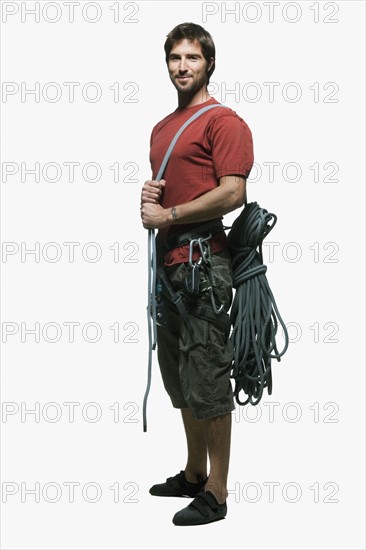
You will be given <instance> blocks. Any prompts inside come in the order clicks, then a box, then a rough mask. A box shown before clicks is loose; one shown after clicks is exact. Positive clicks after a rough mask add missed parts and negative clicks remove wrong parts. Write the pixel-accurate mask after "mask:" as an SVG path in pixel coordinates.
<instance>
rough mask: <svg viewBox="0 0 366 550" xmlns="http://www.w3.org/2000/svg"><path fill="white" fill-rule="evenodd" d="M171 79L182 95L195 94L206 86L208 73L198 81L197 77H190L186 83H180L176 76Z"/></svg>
mask: <svg viewBox="0 0 366 550" xmlns="http://www.w3.org/2000/svg"><path fill="white" fill-rule="evenodd" d="M170 78H171V81H172V82H173V84H174V87H175V88H176V90H177V91H178V92H180V93H182V94H194V93H195V92H198V91H199V90H200V89H201V88H202V87H203V86H204V85H205V84H206V82H207V73H205V74H204V75H202V77H200V78H199V79H197V80H196V79H195V77H189V79H188V80H187V82H186V83H181V82H179V81H178V79H177V77H176V76H171V77H170Z"/></svg>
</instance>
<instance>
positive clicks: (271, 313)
mask: <svg viewBox="0 0 366 550" xmlns="http://www.w3.org/2000/svg"><path fill="white" fill-rule="evenodd" d="M276 221H277V216H276V215H275V214H270V213H268V212H267V210H265V209H263V208H260V207H259V206H258V204H257V203H256V202H252V203H249V204H247V205H246V206H245V208H244V209H243V211H242V212H241V214H240V216H238V218H236V220H235V221H234V223H233V225H232V227H231V230H230V232H229V234H228V238H229V242H230V249H231V255H232V266H233V287H234V288H235V289H236V292H235V296H234V301H233V303H232V307H231V312H230V321H231V324H232V326H233V331H232V333H231V336H230V340H231V341H232V343H233V346H234V359H233V364H232V372H231V378H233V379H234V380H235V389H234V396H235V399H236V402H237V403H238V404H239V405H246V404H247V403H251V404H252V405H257V404H258V403H259V401H260V400H261V398H262V395H263V391H264V388H267V390H268V394H269V395H271V393H272V372H271V359H277V361H280V360H281V359H280V358H281V356H282V355H283V354H284V353H285V352H286V350H287V348H288V343H289V339H288V332H287V328H286V326H285V324H284V322H283V320H282V317H281V315H280V313H279V311H278V308H277V305H276V302H275V299H274V296H273V294H272V291H271V289H270V287H269V284H268V281H267V278H266V275H265V274H266V271H267V267H266V266H265V265H263V255H262V243H263V239H264V238H265V237H266V236H267V235H268V233H269V232H270V231H271V230H272V229H273V227H274V226H275V224H276ZM271 222H272V223H271ZM257 248H258V250H257ZM278 324H280V325H281V326H282V329H283V332H284V337H285V345H284V348H283V350H282V351H281V352H278V349H277V345H276V333H277V329H278ZM241 391H244V393H245V394H246V395H247V399H246V400H245V401H241V400H240V398H239V393H240V392H241Z"/></svg>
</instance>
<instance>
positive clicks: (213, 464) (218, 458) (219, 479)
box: [204, 413, 231, 504]
mask: <svg viewBox="0 0 366 550" xmlns="http://www.w3.org/2000/svg"><path fill="white" fill-rule="evenodd" d="M204 422H205V424H206V440H207V447H208V454H209V458H210V477H209V478H208V481H207V483H206V486H205V490H206V491H211V492H212V493H213V494H214V495H215V497H216V500H217V502H218V503H219V504H223V503H224V502H225V500H226V498H227V496H228V491H227V477H228V472H229V460H230V441H231V413H226V414H223V415H220V416H216V417H215V418H209V419H207V420H205V421H204Z"/></svg>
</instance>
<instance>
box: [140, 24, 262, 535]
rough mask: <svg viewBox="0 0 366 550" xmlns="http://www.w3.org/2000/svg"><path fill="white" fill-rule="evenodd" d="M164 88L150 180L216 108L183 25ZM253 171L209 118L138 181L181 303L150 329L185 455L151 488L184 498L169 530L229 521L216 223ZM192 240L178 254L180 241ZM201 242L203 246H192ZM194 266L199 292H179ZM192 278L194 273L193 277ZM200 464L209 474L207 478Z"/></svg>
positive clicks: (222, 283)
mask: <svg viewBox="0 0 366 550" xmlns="http://www.w3.org/2000/svg"><path fill="white" fill-rule="evenodd" d="M164 49H165V54H166V63H167V67H168V72H169V76H170V79H171V81H172V83H173V85H174V86H175V88H176V90H177V92H178V107H177V109H176V110H175V111H174V112H173V113H171V114H170V115H168V116H167V117H165V118H164V119H163V120H161V121H160V122H159V123H158V124H156V125H155V127H154V128H153V131H152V134H151V139H150V146H151V150H150V162H151V166H152V172H153V175H152V177H153V178H154V174H155V175H156V174H157V172H158V170H159V167H160V164H161V162H162V159H163V157H164V155H165V153H166V150H167V148H168V146H169V144H170V142H171V140H172V138H173V136H174V135H175V133H176V132H177V130H178V129H179V128H180V127H181V126H182V124H183V123H184V122H185V121H186V120H187V119H188V118H189V117H190V116H191V115H192V114H193V113H195V112H197V111H199V110H200V109H201V108H202V107H204V106H206V105H211V104H212V105H213V104H217V103H218V101H216V100H215V99H214V98H213V97H211V96H210V95H209V94H208V92H207V85H208V83H209V79H210V76H211V75H212V73H213V71H214V69H215V46H214V43H213V40H212V37H211V35H210V34H209V33H208V32H207V31H206V30H205V29H203V28H202V27H201V26H200V25H196V24H194V23H182V24H180V25H177V26H176V27H175V28H174V29H173V30H172V31H171V32H170V33H169V34H168V35H167V39H166V42H165V45H164ZM252 165H253V144H252V136H251V131H250V129H249V128H248V126H247V124H246V123H245V122H244V120H243V119H242V118H240V117H239V116H238V115H237V114H236V113H235V112H234V111H233V110H231V109H229V108H214V109H211V110H209V111H208V112H206V113H204V114H203V115H202V116H201V117H199V118H198V119H197V120H195V121H194V122H192V123H191V125H190V126H188V127H187V129H186V130H184V132H183V133H182V135H181V136H180V138H179V140H178V141H177V143H176V145H175V148H174V149H173V152H172V155H171V157H170V160H169V162H168V165H167V167H166V170H165V174H164V179H162V180H160V181H157V180H154V179H152V180H147V181H145V183H144V185H143V189H142V193H141V218H142V223H143V226H144V228H146V229H149V228H154V229H158V230H159V233H158V236H157V247H158V250H159V251H160V256H159V259H158V263H159V265H161V266H163V269H164V271H165V273H166V275H167V276H168V279H169V281H170V283H171V285H172V286H173V288H174V290H175V291H178V292H179V293H180V294H181V296H182V297H183V302H184V304H185V308H186V310H187V311H188V317H189V319H188V321H187V319H186V317H182V316H180V314H179V313H178V311H177V308H176V306H175V305H174V304H173V303H172V302H171V299H170V294H169V292H168V291H167V289H166V288H165V285H164V288H163V294H162V298H163V302H164V305H165V307H166V318H167V323H166V325H165V326H158V332H157V344H158V360H159V366H160V370H161V374H162V379H163V382H164V386H165V388H166V391H167V392H168V394H169V396H170V398H171V401H172V404H173V407H175V408H179V409H181V414H182V419H183V424H184V428H185V433H186V438H187V448H188V460H187V464H186V466H185V469H184V470H181V471H180V473H179V474H177V475H175V476H174V477H170V478H167V480H166V482H165V483H160V484H157V485H154V486H153V487H151V489H150V493H151V494H152V495H156V496H190V497H194V500H193V501H192V502H191V503H190V504H189V505H188V506H187V507H186V508H183V509H182V510H180V511H179V512H177V513H176V514H175V516H174V518H173V523H174V524H175V525H196V524H201V523H208V522H211V521H215V520H218V519H223V518H224V517H225V515H226V513H227V504H226V499H227V496H228V492H227V476H228V469H229V456H230V438H231V411H232V410H233V409H234V408H235V406H234V401H233V393H232V387H231V382H230V370H231V363H232V353H233V350H232V344H231V342H230V340H229V332H230V322H229V315H228V310H229V308H230V305H231V300H232V266H231V257H230V252H229V249H228V241H227V237H226V234H225V232H224V230H223V226H222V222H221V219H222V216H223V215H224V214H226V213H228V212H231V211H233V210H235V209H237V208H239V207H241V206H243V204H244V202H245V199H246V179H247V177H248V175H249V172H250V170H251V167H252ZM182 234H184V235H185V236H186V237H187V235H188V239H190V240H191V241H192V239H196V241H194V242H193V243H192V244H191V252H192V253H193V255H192V257H191V263H189V260H190V257H189V252H190V244H189V243H187V242H186V243H185V244H181V243H180V242H179V238H178V237H177V236H178V235H182ZM198 237H202V239H204V240H202V241H201V246H197V238H198ZM196 263H198V266H197V265H196V266H195V267H197V272H198V273H199V285H200V287H199V292H198V293H192V292H189V291H188V290H187V289H188V287H187V282H186V279H187V278H189V277H190V281H191V282H192V277H193V275H192V266H193V265H195V264H196ZM197 272H196V273H197ZM207 456H208V457H209V461H210V471H209V476H208V477H207Z"/></svg>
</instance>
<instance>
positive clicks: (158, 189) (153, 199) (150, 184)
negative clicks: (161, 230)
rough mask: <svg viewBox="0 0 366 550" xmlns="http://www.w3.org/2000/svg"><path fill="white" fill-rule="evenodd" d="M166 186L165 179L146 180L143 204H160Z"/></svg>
mask: <svg viewBox="0 0 366 550" xmlns="http://www.w3.org/2000/svg"><path fill="white" fill-rule="evenodd" d="M164 187H165V180H160V181H157V180H146V181H145V183H144V185H143V187H142V191H141V206H142V205H143V204H145V203H147V202H150V203H153V204H158V203H159V200H160V197H161V194H162V192H163V190H164Z"/></svg>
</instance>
